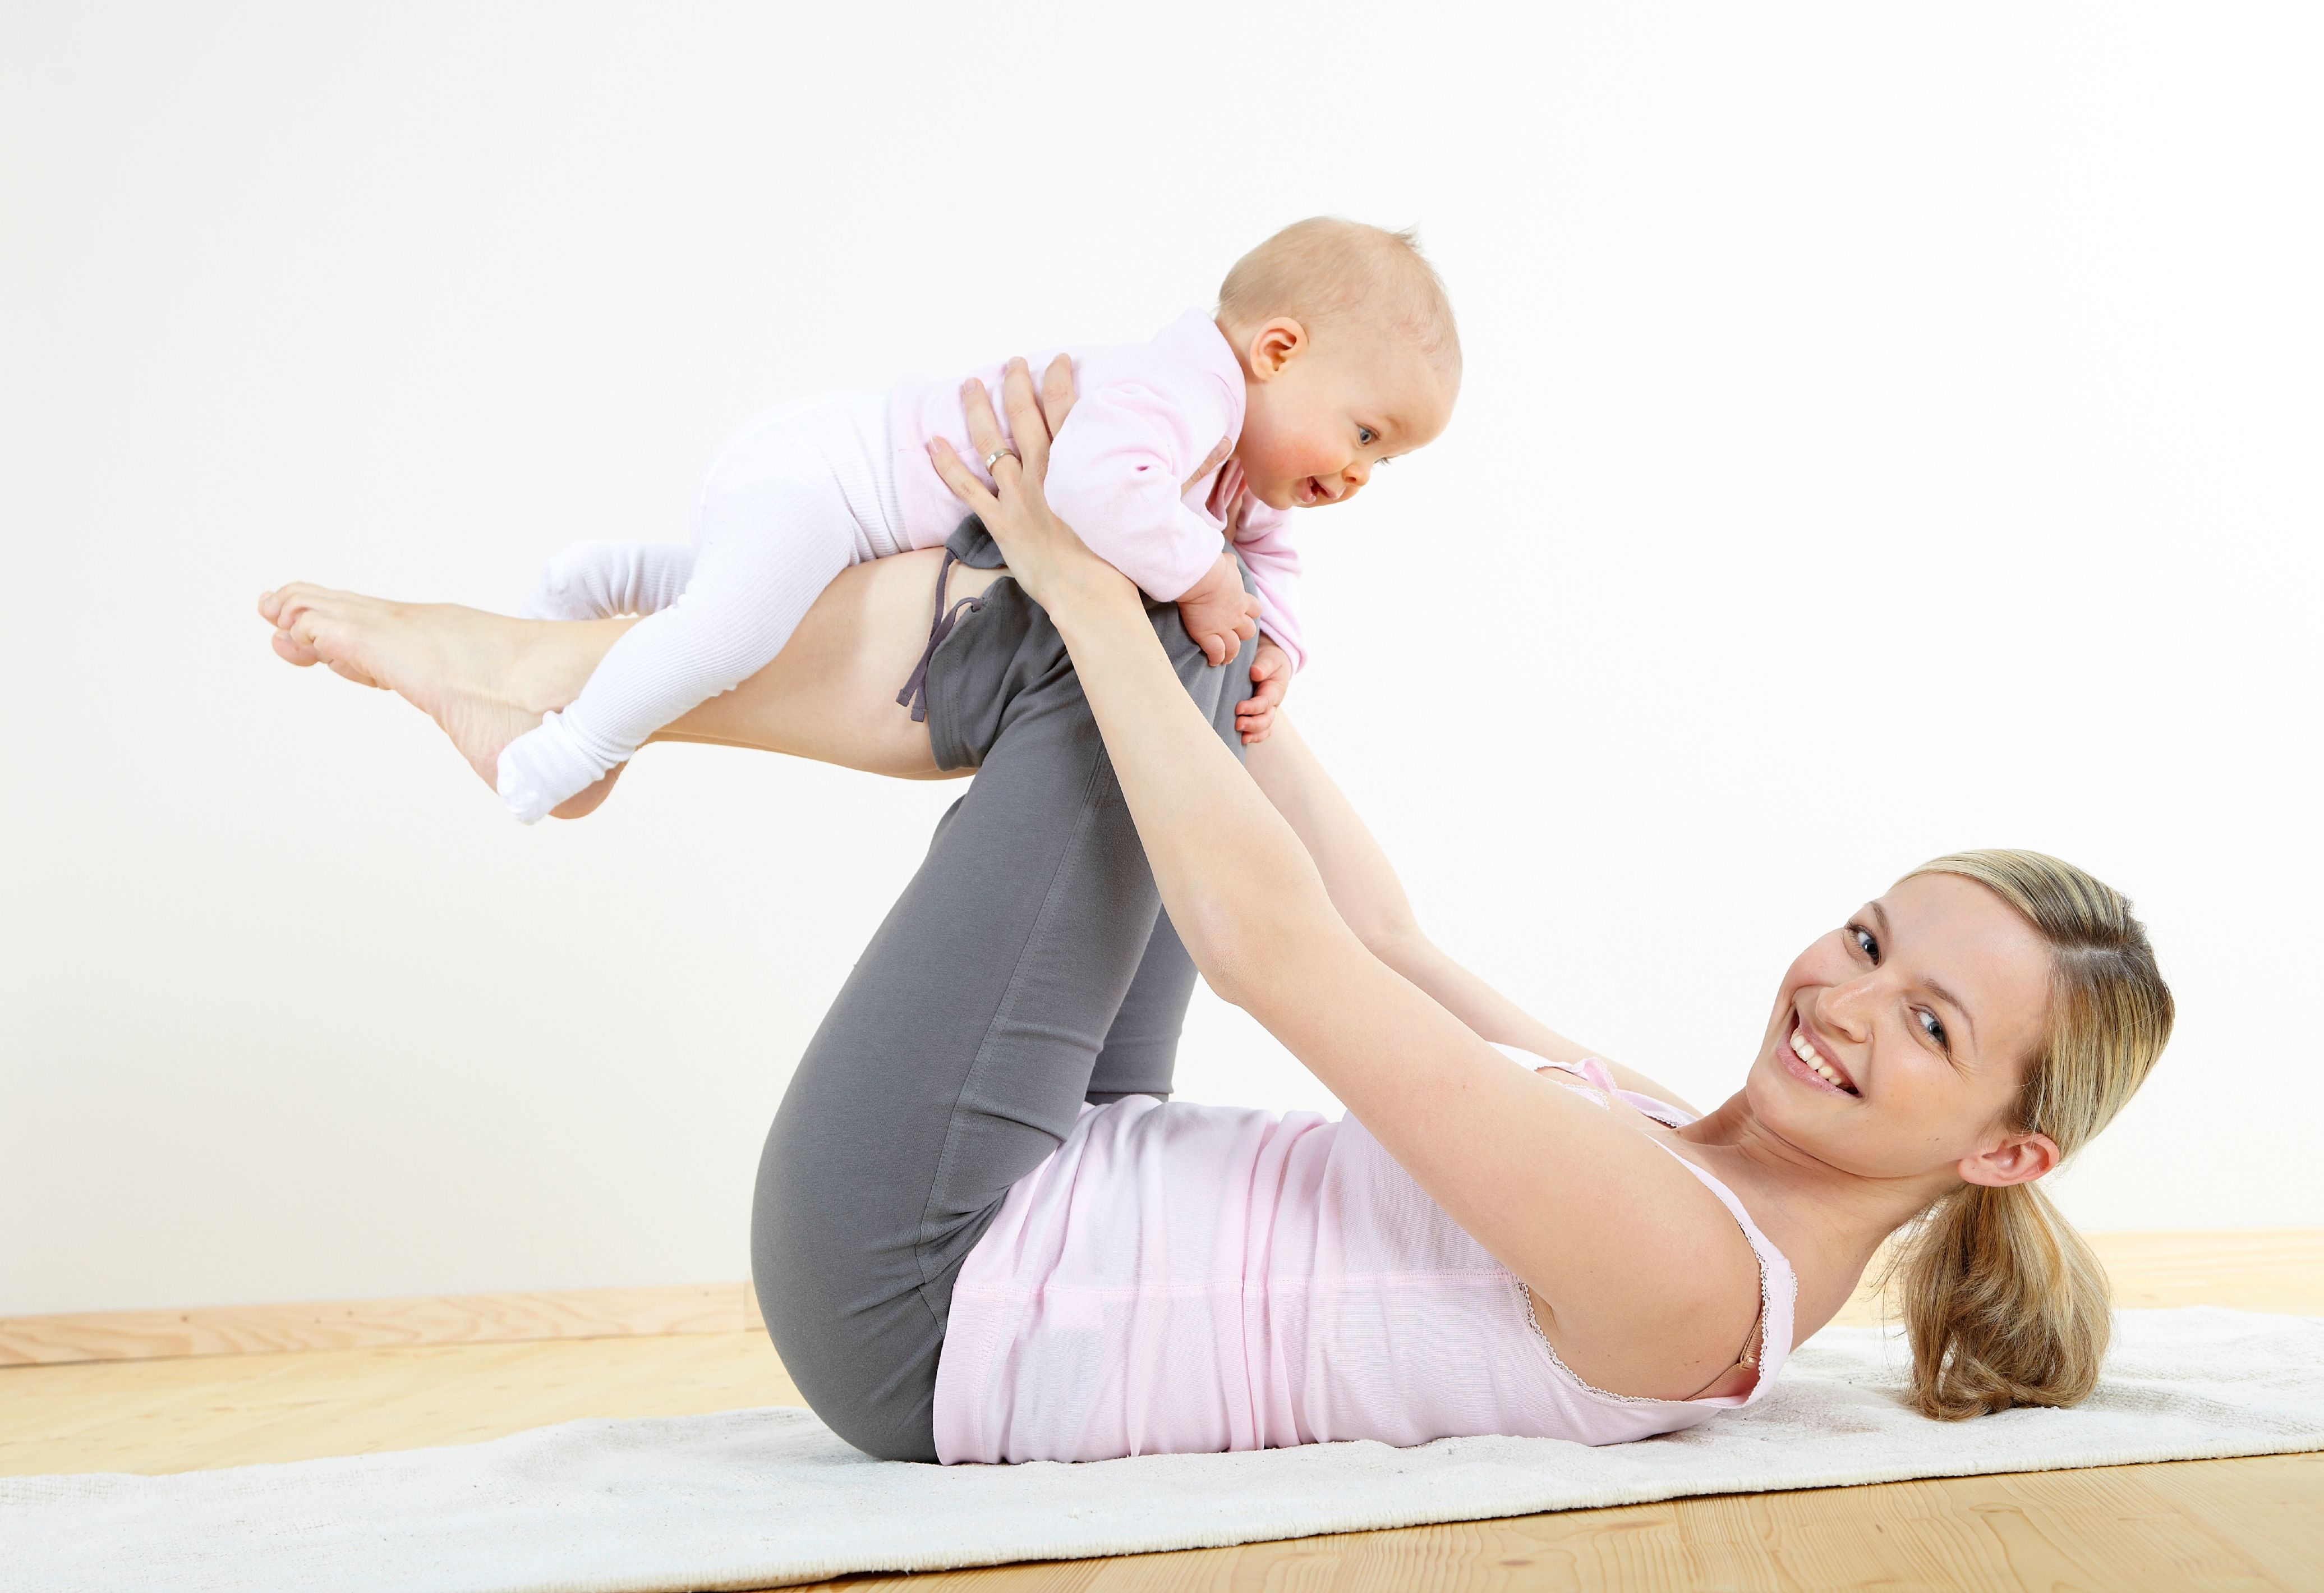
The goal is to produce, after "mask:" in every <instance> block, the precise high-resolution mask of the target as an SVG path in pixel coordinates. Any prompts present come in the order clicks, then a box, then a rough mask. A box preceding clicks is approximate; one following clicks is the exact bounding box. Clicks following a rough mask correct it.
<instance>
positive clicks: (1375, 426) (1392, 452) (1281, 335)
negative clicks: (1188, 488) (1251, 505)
mask: <svg viewBox="0 0 2324 1593" xmlns="http://www.w3.org/2000/svg"><path fill="white" fill-rule="evenodd" d="M1218 322H1219V330H1220V331H1221V332H1222V333H1223V334H1225V336H1226V339H1227V341H1228V342H1229V343H1231V344H1232V345H1233V346H1234V351H1235V357H1237V358H1238V359H1240V361H1241V362H1242V375H1243V386H1244V393H1245V395H1246V397H1247V398H1248V399H1249V409H1248V411H1247V412H1246V413H1245V415H1244V418H1243V426H1242V437H1241V439H1240V441H1239V442H1238V443H1237V445H1236V448H1235V458H1238V459H1239V460H1240V461H1241V463H1242V470H1243V478H1244V480H1245V482H1246V483H1247V484H1248V485H1249V486H1250V490H1251V492H1252V493H1253V494H1254V495H1256V496H1257V497H1258V498H1259V501H1260V502H1261V503H1263V504H1267V505H1271V506H1272V507H1275V508H1277V509H1296V508H1307V507H1310V506H1312V505H1318V504H1336V503H1344V502H1345V501H1346V500H1347V499H1348V498H1350V497H1351V496H1353V495H1355V492H1356V489H1357V488H1358V487H1360V486H1363V484H1364V483H1365V482H1366V481H1368V480H1369V479H1370V477H1371V472H1372V467H1373V466H1374V465H1377V464H1379V462H1380V461H1381V460H1382V459H1385V458H1394V457H1395V456H1397V454H1401V453H1409V452H1411V451H1412V450H1413V449H1416V448H1418V447H1420V446H1421V445H1422V444H1423V443H1425V442H1428V441H1431V440H1434V438H1435V436H1436V434H1437V433H1438V432H1440V431H1443V430H1444V423H1445V422H1446V421H1449V420H1450V419H1452V400H1453V397H1454V396H1455V395H1456V394H1458V393H1459V392H1460V390H1461V338H1460V334H1459V333H1457V332H1456V331H1455V330H1454V329H1453V327H1452V304H1451V303H1450V302H1448V301H1446V299H1445V297H1444V284H1443V282H1439V281H1437V280H1436V273H1435V272H1434V270H1432V269H1431V268H1430V266H1429V264H1428V262H1427V261H1425V260H1424V259H1422V258H1421V255H1420V248H1419V245H1418V244H1417V243H1416V242H1415V241H1414V238H1413V235H1412V234H1411V233H1410V232H1388V231H1385V230H1384V229H1382V228H1380V227H1366V226H1363V225H1362V224H1361V223H1360V222H1354V221H1341V220H1337V219H1335V218H1332V217H1328V216H1319V217H1316V218H1314V219H1313V220H1309V221H1300V222H1295V223H1294V224H1292V225H1291V226H1289V227H1285V228H1284V229H1283V230H1282V231H1281V232H1278V233H1277V234H1276V235H1275V236H1273V237H1271V238H1269V239H1268V240H1267V241H1266V242H1265V243H1263V244H1261V245H1259V247H1258V248H1256V249H1253V250H1252V251H1251V252H1250V254H1248V255H1244V256H1243V257H1242V258H1241V259H1240V260H1238V261H1236V262H1235V265H1234V269H1233V270H1232V271H1230V272H1228V273H1227V280H1226V282H1224V283H1223V284H1222V285H1221V286H1220V288H1219V314H1218Z"/></svg>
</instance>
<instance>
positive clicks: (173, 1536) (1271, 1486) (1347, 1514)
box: [0, 1309, 2324, 1593]
mask: <svg viewBox="0 0 2324 1593" xmlns="http://www.w3.org/2000/svg"><path fill="white" fill-rule="evenodd" d="M1903 1366H1904V1348H1903V1345H1902V1342H1901V1340H1899V1339H1896V1338H1894V1337H1892V1336H1886V1335H1884V1334H1882V1333H1881V1332H1880V1331H1879V1330H1877V1329H1869V1328H1834V1329H1826V1330H1825V1331H1824V1332H1822V1333H1821V1334H1819V1335H1818V1336H1817V1337H1816V1338H1814V1340H1812V1342H1811V1343H1809V1344H1808V1345H1806V1346H1804V1347H1803V1348H1802V1349H1801V1350H1800V1351H1799V1352H1798V1353H1797V1354H1795V1355H1794V1357H1792V1361H1791V1365H1790V1366H1788V1367H1786V1368H1785V1370H1784V1375H1783V1381H1782V1384H1781V1385H1780V1386H1779V1387H1778V1388H1777V1389H1776V1391H1775V1394H1771V1395H1770V1396H1769V1397H1768V1398H1767V1399H1766V1400H1765V1401H1763V1402H1762V1403H1760V1404H1758V1405H1757V1406H1756V1407H1754V1408H1752V1409H1750V1410H1748V1411H1741V1412H1731V1413H1729V1414H1727V1415H1723V1416H1720V1417H1718V1418H1716V1419H1715V1420H1713V1421H1712V1422H1710V1423H1708V1424H1707V1425H1705V1426H1701V1427H1698V1428H1695V1429H1694V1430H1693V1431H1689V1432H1684V1433H1679V1434H1676V1435H1674V1436H1672V1437H1668V1438H1659V1439H1651V1440H1647V1441H1646V1442H1644V1443H1636V1444H1625V1445H1618V1446H1615V1447H1612V1448H1609V1449H1584V1448H1582V1446H1581V1445H1579V1444H1571V1443H1563V1442H1560V1441H1556V1440H1548V1439H1512V1438H1480V1439H1446V1440H1442V1441H1440V1442H1437V1443H1433V1444H1429V1445H1426V1446H1425V1447H1424V1448H1420V1449H1389V1448H1388V1447H1387V1446H1386V1445H1384V1444H1377V1443H1342V1444H1317V1445H1313V1446H1310V1447H1308V1448H1305V1449H1271V1450H1266V1451H1262V1452H1260V1453H1257V1454H1238V1455H1156V1456H1148V1457H1144V1458H1141V1459H1130V1460H1104V1461H1099V1462H1096V1463H1094V1464H1090V1465H1081V1466H1059V1465H1035V1466H992V1467H984V1466H956V1467H937V1466H909V1465H901V1464H894V1463H884V1462H881V1461H876V1460H870V1459H865V1458H864V1457H862V1455H859V1454H857V1453H856V1452H855V1451H854V1450H853V1449H849V1448H848V1447H847V1446H846V1445H845V1444H844V1443H842V1442H840V1441H839V1440H838V1439H836V1438H835V1437H833V1436H832V1434H831V1432H830V1431H829V1430H828V1429H826V1428H825V1427H824V1426H823V1425H822V1423H820V1422H817V1421H816V1419H815V1418H814V1417H813V1416H811V1415H809V1414H808V1413H807V1412H805V1411H801V1410H793V1409H772V1410H758V1411H732V1412H726V1413H725V1414H724V1415H717V1416H680V1417H669V1418H665V1419H660V1420H655V1421H643V1422H635V1421H631V1422H613V1421H599V1422H567V1423H566V1424H564V1425H563V1426H559V1427H544V1428H540V1429H538V1430H537V1431H531V1432H522V1433H518V1434H516V1435H515V1436H513V1437H511V1438H503V1439H498V1440H493V1442H490V1443H481V1444H473V1445H468V1446H465V1447H462V1448H458V1449H408V1450H403V1451H401V1452H399V1453H394V1454H384V1455H365V1456H356V1457H351V1458H348V1459H331V1460H304V1461H300V1462H298V1463H296V1464H294V1465H288V1466H245V1467H239V1468H235V1469H233V1470H227V1471H197V1472H189V1473H186V1474H184V1475H181V1476H177V1477H128V1476H121V1475H116V1474H97V1475H89V1476H75V1477H15V1478H0V1588H7V1589H17V1588H23V1589H26V1590H28V1593H29V1590H32V1589H38V1590H40V1593H74V1590H77V1589H84V1588H86V1589H104V1590H106V1593H115V1590H116V1589H121V1588H155V1589H161V1588H171V1589H176V1588H183V1589H189V1590H190V1589H225V1588H235V1589H244V1588H299V1589H310V1588H331V1589H333V1590H334V1593H359V1590H362V1589H369V1588H379V1589H393V1590H394V1593H423V1590H431V1589H445V1590H447V1593H448V1590H452V1589H461V1590H467V1593H520V1590H521V1593H535V1590H539V1593H551V1590H555V1593H582V1590H585V1589H586V1590H591V1593H597V1590H603V1593H663V1590H665V1589H669V1590H675V1589H690V1588H763V1587H769V1586H773V1585H777V1584H780V1583H786V1582H800V1581H813V1580H817V1579H822V1578H825V1577H830V1576H836V1575H839V1574H842V1573H844V1572H847V1571H863V1570H928V1569H932V1568H936V1567H946V1566H967V1565H991V1564H996V1563H1001V1562H1005V1561H1016V1560H1059V1559H1071V1558H1078V1557H1081V1556H1084V1555H1094V1554H1123V1553H1130V1552H1135V1551H1144V1550H1157V1549H1192V1548H1203V1547H1209V1546H1213V1545H1217V1544H1222V1543H1246V1542H1255V1541H1258V1540H1261V1539H1268V1538H1292V1537H1304V1536H1306V1535H1308V1534H1311V1533H1336V1532H1350V1531H1357V1530H1361V1529H1365V1528H1372V1527H1391V1526H1408V1525H1411V1524H1415V1523H1418V1522H1431V1521H1472V1520H1479V1519H1483V1518H1488V1517H1492V1516H1501V1515H1522V1514H1529V1513H1532V1512H1535V1511H1542V1510H1565V1509H1572V1508H1575V1507H1577V1506H1585V1505H1622V1504H1632V1503H1636V1502H1637V1501H1640V1500H1647V1499H1667V1498H1672V1497H1675V1496H1680V1495H1684V1494H1724V1493H1743V1492H1758V1491H1766V1490H1771V1489H1780V1488H1810V1487H1825V1486H1831V1485H1833V1484H1839V1483H1863V1482H1890V1481H1895V1480H1898V1479H1901V1478H1904V1477H1957V1476H1967V1475H1970V1474H1974V1473H1978V1472H1993V1471H2040V1470H2049V1469H2053V1468H2059V1467H2067V1466H2108V1465H2118V1464H2122V1463H2125V1462H2129V1461H2139V1460H2172V1459H2199V1458H2205V1457H2211V1456H2219V1455H2263V1454H2280V1453H2283V1452H2286V1451H2291V1450H2300V1449H2324V1318H2319V1317H2283V1316H2265V1315H2260V1314H2256V1313H2254V1312H2247V1311H2216V1310H2210V1309H2198V1310H2189V1311H2124V1312H2122V1313H2120V1317H2119V1320H2118V1324H2117V1328H2116V1338H2115V1348H2114V1352H2113V1355H2112V1356H2111V1357H2110V1358H2109V1359H2108V1361H2107V1377H2106V1380H2105V1382H2104V1383H2103V1384H2102V1385H2100V1387H2099V1389H2098V1393H2097V1394H2095V1395H2093V1396H2092V1397H2091V1398H2090V1399H2089V1401H2087V1402H2086V1403H2083V1404H2082V1405H2081V1406H2080V1407H2079V1408H2078V1409H2075V1410H2072V1411H2041V1410H2025V1411H2011V1412H2006V1413H2004V1414H2002V1415H1998V1416H1987V1417H1984V1418H1982V1419H1980V1420H1978V1421H1974V1422H1950V1423H1948V1422H1924V1421H1923V1420H1922V1419H1921V1418H1919V1417H1917V1416H1914V1415H1913V1414H1911V1413H1910V1412H1907V1411H1906V1410H1905V1409H1904V1406H1903V1405H1902V1404H1900V1403H1898V1398H1897V1395H1898V1391H1899V1390H1900V1389H1901V1388H1902V1386H1903V1382H1904V1380H1903V1376H1902V1370H1903Z"/></svg>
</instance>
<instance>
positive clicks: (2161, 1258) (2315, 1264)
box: [1832, 1228, 2324, 1325]
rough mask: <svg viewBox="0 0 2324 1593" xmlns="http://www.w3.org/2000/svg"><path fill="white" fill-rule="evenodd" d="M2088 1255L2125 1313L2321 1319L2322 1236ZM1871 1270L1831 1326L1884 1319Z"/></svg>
mask: <svg viewBox="0 0 2324 1593" xmlns="http://www.w3.org/2000/svg"><path fill="white" fill-rule="evenodd" d="M2085 1237H2086V1238H2088V1239H2089V1242H2090V1247H2091V1248H2092V1249H2094V1250H2096V1251H2097V1252H2098V1259H2099V1260H2101V1261H2103V1262H2104V1263H2105V1264H2106V1269H2107V1277H2108V1278H2110V1279H2112V1280H2113V1283H2114V1302H2115V1304H2116V1306H2118V1307H2122V1308H2125V1309H2129V1308H2145V1307H2154V1306H2177V1305H2221V1306H2227V1307H2231V1308H2233V1309H2234V1310H2236V1311H2285V1312H2289V1313H2291V1314H2292V1315H2295V1316H2324V1228H2232V1229H2217V1230H2213V1229H2199V1228H2190V1229H2187V1230H2184V1231H2180V1232H2166V1233H2138V1234H2089V1235H2085ZM1879 1273H1880V1268H1879V1265H1878V1264H1877V1263H1876V1264H1874V1265H1873V1267H1872V1268H1871V1269H1870V1270H1869V1271H1868V1272H1867V1273H1866V1274H1865V1284H1864V1287H1862V1288H1861V1289H1859V1290H1858V1291H1857V1293H1856V1298H1854V1299H1853V1300H1851V1301H1849V1302H1848V1304H1847V1305H1846V1306H1845V1307H1843V1308H1842V1309H1841V1311H1840V1314H1839V1315H1838V1316H1836V1317H1834V1318H1833V1319H1832V1320H1833V1321H1835V1322H1840V1323H1849V1324H1855V1325H1866V1324H1870V1323H1874V1322H1878V1321H1882V1320H1890V1319H1889V1314H1888V1313H1885V1312H1884V1306H1883V1301H1882V1300H1881V1298H1880V1295H1879V1292H1878V1289H1877V1283H1878V1279H1879Z"/></svg>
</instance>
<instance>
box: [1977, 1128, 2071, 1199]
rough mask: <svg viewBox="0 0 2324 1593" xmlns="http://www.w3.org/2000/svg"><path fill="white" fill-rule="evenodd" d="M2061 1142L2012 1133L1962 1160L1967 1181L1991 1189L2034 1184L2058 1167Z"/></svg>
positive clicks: (2040, 1135)
mask: <svg viewBox="0 0 2324 1593" xmlns="http://www.w3.org/2000/svg"><path fill="white" fill-rule="evenodd" d="M2058 1162H2059V1156H2058V1142H2057V1141H2055V1140H2053V1139H2052V1138H2051V1137H2050V1136H2049V1135H2046V1134H2013V1135H2009V1136H2008V1137H2007V1138H2006V1139H2004V1140H2003V1141H2002V1142H2001V1143H2000V1144H1997V1145H1995V1146H1993V1147H1992V1148H1990V1149H1988V1150H1984V1151H1979V1152H1978V1153H1976V1154H1974V1155H1969V1156H1963V1157H1962V1158H1961V1159H1960V1175H1961V1179H1962V1181H1964V1182H1968V1183H1976V1184H1983V1185H1985V1186H1986V1187H1987V1188H1988V1189H2006V1188H2007V1187H2008V1186H2009V1185H2011V1184H2015V1183H2032V1182H2033V1181H2034V1180H2035V1179H2037V1178H2040V1177H2041V1176H2042V1175H2043V1173H2045V1172H2049V1171H2050V1170H2051V1169H2052V1168H2053V1167H2055V1166H2057V1164H2058Z"/></svg>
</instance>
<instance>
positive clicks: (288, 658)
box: [274, 631, 323, 670]
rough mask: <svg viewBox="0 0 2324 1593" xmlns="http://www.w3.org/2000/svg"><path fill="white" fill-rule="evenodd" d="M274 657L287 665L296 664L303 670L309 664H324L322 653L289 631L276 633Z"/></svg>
mask: <svg viewBox="0 0 2324 1593" xmlns="http://www.w3.org/2000/svg"><path fill="white" fill-rule="evenodd" d="M274 656H275V657H277V658H280V659H281V660H282V661H283V662H285V663H295V664H297V665H298V666H299V667H300V669H302V670H303V669H305V668H306V667H307V666H308V665H309V664H313V663H320V662H323V655H322V654H321V653H318V652H316V651H315V650H314V649H313V648H311V647H309V646H308V645H307V644H305V643H304V642H301V641H300V640H299V638H298V637H296V636H294V635H292V634H291V633H290V632H288V631H277V632H275V633H274Z"/></svg>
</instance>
